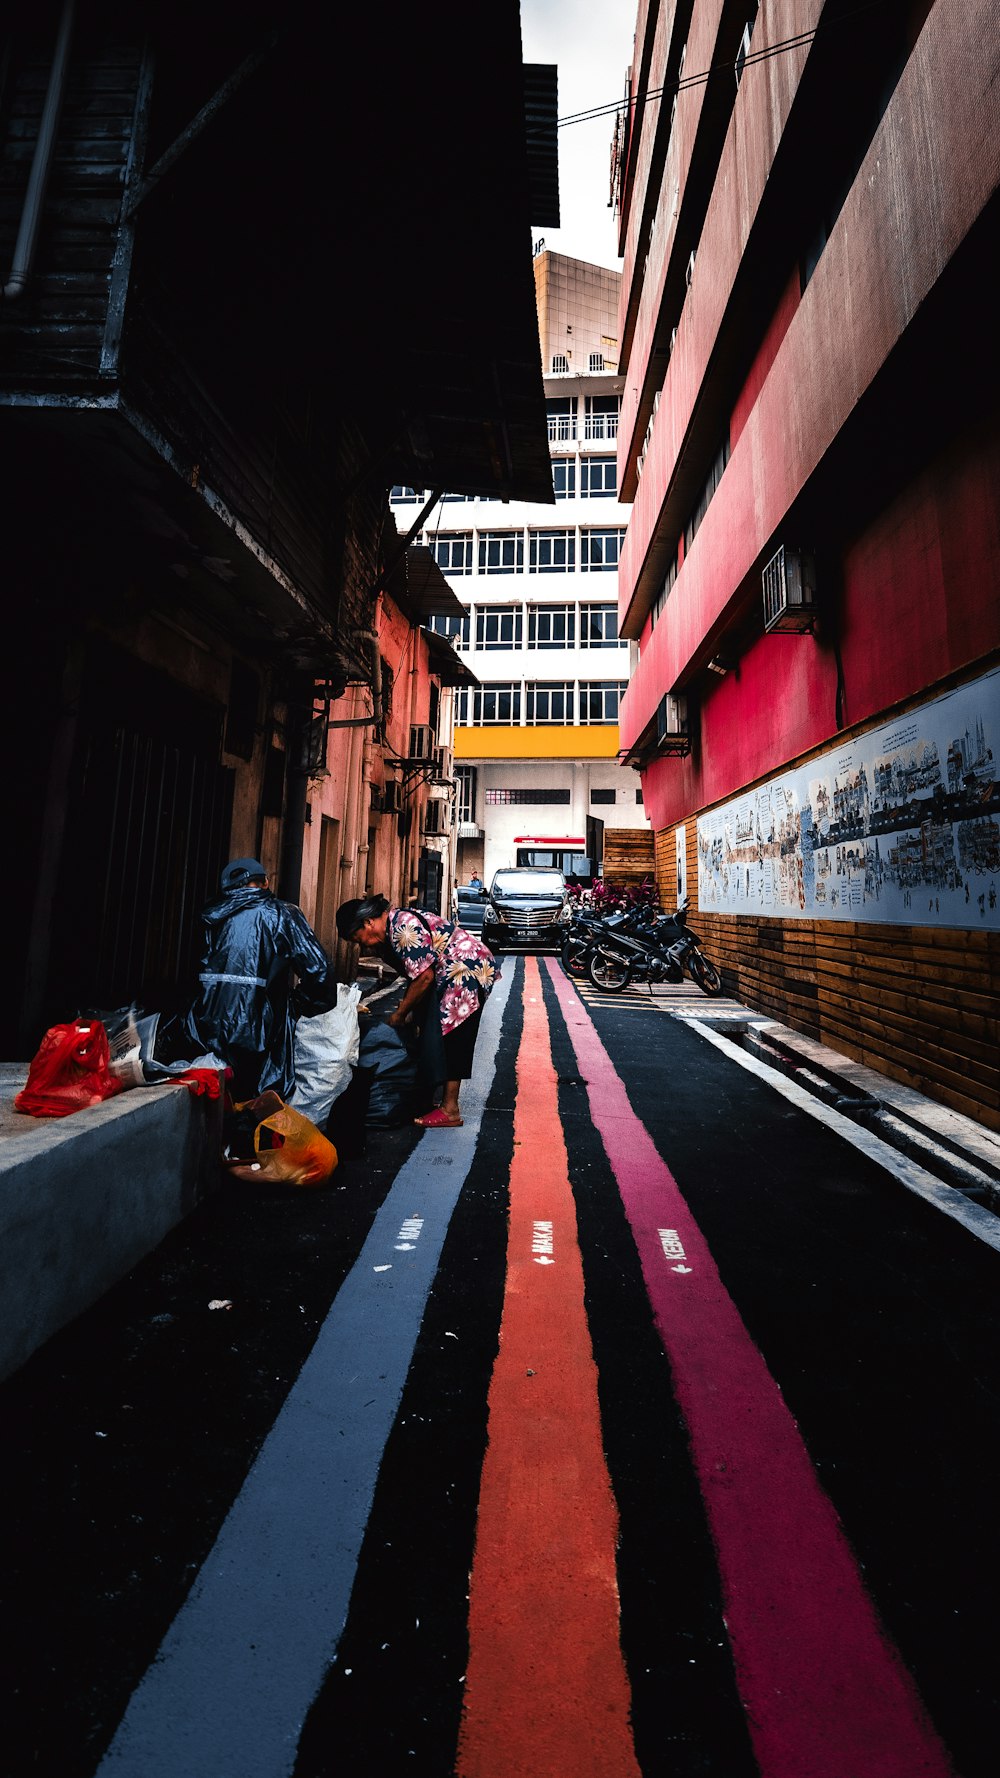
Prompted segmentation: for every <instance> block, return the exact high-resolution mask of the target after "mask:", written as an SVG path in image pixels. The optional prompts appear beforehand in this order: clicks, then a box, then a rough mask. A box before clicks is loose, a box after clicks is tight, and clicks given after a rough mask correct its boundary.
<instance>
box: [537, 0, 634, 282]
mask: <svg viewBox="0 0 1000 1778" xmlns="http://www.w3.org/2000/svg"><path fill="white" fill-rule="evenodd" d="M636 11H637V6H636V0H521V39H522V43H523V48H524V59H525V61H526V62H555V63H556V64H557V65H558V68H559V116H560V117H566V116H567V115H569V114H570V113H572V112H575V111H586V110H589V109H590V108H591V107H592V106H595V105H616V104H620V103H621V100H622V97H623V94H624V92H625V76H626V73H627V71H628V68H629V66H630V64H631V61H632V38H633V34H634V31H635V17H636ZM613 128H614V119H613V117H610V116H609V117H598V118H594V119H592V120H591V121H589V122H587V123H575V124H570V125H568V126H567V127H565V128H564V129H561V130H560V131H559V206H560V215H561V217H562V227H561V228H546V229H536V230H535V238H536V240H537V239H538V237H539V235H541V236H544V239H545V245H546V247H548V248H551V249H552V250H553V251H554V252H556V253H568V254H569V255H570V256H571V257H572V258H574V259H587V260H590V261H591V263H592V264H594V265H606V266H611V267H613V268H614V270H616V271H619V270H620V269H621V260H620V259H619V257H618V242H617V239H616V231H615V224H614V212H613V211H612V210H610V209H609V208H608V182H609V166H610V160H611V137H612V132H613Z"/></svg>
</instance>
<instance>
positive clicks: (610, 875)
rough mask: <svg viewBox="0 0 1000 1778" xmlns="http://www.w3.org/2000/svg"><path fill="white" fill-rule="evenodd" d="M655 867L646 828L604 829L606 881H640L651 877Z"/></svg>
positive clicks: (648, 831) (649, 834)
mask: <svg viewBox="0 0 1000 1778" xmlns="http://www.w3.org/2000/svg"><path fill="white" fill-rule="evenodd" d="M655 869H656V865H655V860H654V852H653V835H652V833H651V832H650V830H649V829H648V828H642V827H638V828H632V827H606V828H605V829H604V880H605V882H606V883H626V884H627V883H641V882H642V880H643V877H652V876H653V875H654V873H655Z"/></svg>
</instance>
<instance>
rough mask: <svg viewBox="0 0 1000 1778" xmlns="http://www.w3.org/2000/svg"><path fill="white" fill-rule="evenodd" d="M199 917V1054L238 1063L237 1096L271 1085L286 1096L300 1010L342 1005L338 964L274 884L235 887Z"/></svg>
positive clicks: (192, 1020)
mask: <svg viewBox="0 0 1000 1778" xmlns="http://www.w3.org/2000/svg"><path fill="white" fill-rule="evenodd" d="M201 918H202V922H203V925H204V937H205V944H204V951H203V955H202V959H201V967H200V971H199V976H198V981H199V992H198V998H197V999H196V1001H195V1002H194V1005H193V1006H192V1007H191V1009H190V1011H189V1012H188V1014H187V1017H186V1020H185V1024H186V1027H187V1032H188V1035H189V1037H190V1039H191V1041H192V1042H194V1043H196V1044H197V1047H198V1050H199V1052H203V1051H210V1052H211V1053H212V1055H215V1056H218V1057H220V1058H221V1060H222V1061H223V1062H227V1063H228V1064H229V1066H230V1068H232V1070H233V1080H232V1082H231V1089H230V1090H231V1092H232V1095H233V1098H234V1099H235V1100H237V1101H239V1100H241V1099H253V1098H256V1096H257V1094H258V1093H263V1092H266V1091H267V1090H268V1088H273V1089H274V1091H275V1092H276V1093H278V1094H279V1095H280V1096H281V1098H282V1099H287V1098H288V1095H289V1093H290V1092H291V1090H292V1087H293V1085H294V1083H295V1075H294V1070H293V1066H292V1035H293V1032H294V1028H295V1015H296V1013H302V1012H305V1013H318V1012H327V1011H328V1010H329V1008H330V1007H332V1006H336V1004H337V983H336V979H335V976H334V968H333V964H332V963H331V961H330V959H329V957H328V956H327V954H326V952H325V951H324V949H323V947H322V945H321V944H320V942H319V940H318V939H317V937H316V934H315V933H314V932H313V930H312V927H311V926H310V925H309V922H308V920H307V919H306V918H305V915H304V914H303V913H302V911H301V909H300V908H297V907H293V906H292V904H291V903H290V902H287V901H279V900H278V898H277V896H275V895H272V894H271V892H270V890H269V889H255V888H252V887H250V886H249V885H245V886H244V887H243V888H240V889H231V890H230V891H229V893H228V894H225V895H221V896H220V897H219V899H218V901H215V902H211V903H210V904H209V906H208V907H206V908H204V909H203V910H202V916H201ZM295 978H297V984H296V980H295ZM293 987H294V989H295V1006H294V1008H293V1004H292V990H293Z"/></svg>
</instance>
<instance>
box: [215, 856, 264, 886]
mask: <svg viewBox="0 0 1000 1778" xmlns="http://www.w3.org/2000/svg"><path fill="white" fill-rule="evenodd" d="M266 876H267V872H266V870H265V869H264V866H263V865H262V864H261V862H260V859H259V858H234V859H233V861H232V863H231V864H227V865H226V868H225V870H224V871H223V873H222V876H221V878H220V880H219V881H220V887H221V888H222V889H223V890H226V889H242V888H243V887H244V885H245V884H246V883H249V882H252V880H253V878H254V877H266Z"/></svg>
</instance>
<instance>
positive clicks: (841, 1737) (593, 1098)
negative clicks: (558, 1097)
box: [547, 960, 953, 1778]
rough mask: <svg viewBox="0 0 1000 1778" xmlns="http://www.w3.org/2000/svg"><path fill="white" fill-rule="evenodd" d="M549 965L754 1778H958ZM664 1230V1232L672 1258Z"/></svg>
mask: <svg viewBox="0 0 1000 1778" xmlns="http://www.w3.org/2000/svg"><path fill="white" fill-rule="evenodd" d="M547 964H548V968H549V973H550V975H551V977H552V981H553V984H554V987H555V990H556V994H557V995H558V998H559V1002H560V1005H561V1007H562V1009H563V1012H564V1014H565V1016H566V1022H567V1025H568V1028H569V1034H570V1038H571V1040H572V1043H573V1048H574V1050H575V1051H576V1056H577V1061H578V1064H579V1068H580V1072H581V1074H582V1075H583V1076H584V1077H585V1078H586V1080H587V1083H588V1085H587V1091H588V1094H589V1097H590V1106H591V1114H592V1116H593V1119H594V1122H595V1124H596V1126H597V1129H598V1130H599V1132H600V1135H601V1138H602V1140H603V1143H604V1146H605V1149H606V1151H607V1154H608V1159H609V1161H610V1162H611V1166H612V1168H613V1170H614V1174H615V1178H616V1180H617V1182H618V1188H619V1191H620V1192H621V1196H622V1202H623V1204H624V1206H625V1210H626V1214H627V1216H628V1219H629V1222H630V1224H631V1227H632V1232H633V1235H634V1237H635V1241H636V1245H637V1247H638V1250H639V1256H640V1259H641V1262H642V1268H643V1275H644V1277H645V1281H646V1287H647V1289H648V1291H649V1297H650V1302H651V1304H652V1307H653V1311H654V1314H655V1317H656V1323H657V1327H658V1329H659V1332H660V1337H661V1338H662V1340H663V1343H664V1346H665V1348H666V1350H667V1353H668V1355H669V1357H670V1362H671V1366H672V1370H673V1378H674V1388H675V1392H676V1395H677V1400H678V1402H679V1405H680V1407H681V1410H682V1412H683V1414H684V1417H685V1420H686V1421H687V1426H688V1431H689V1433H690V1438H691V1452H692V1458H693V1461H694V1464H695V1468H696V1471H697V1474H698V1478H699V1482H700V1485H701V1489H702V1493H703V1496H704V1500H705V1507H706V1511H707V1514H708V1520H709V1525H710V1527H711V1531H712V1537H713V1540H714V1543H715V1548H716V1552H717V1557H718V1563H719V1572H720V1577H721V1582H722V1589H723V1598H724V1611H725V1618H726V1625H727V1629H728V1632H729V1637H730V1641H731V1644H732V1649H733V1655H734V1660H735V1665H736V1675H737V1682H738V1685H739V1688H740V1694H741V1697H742V1699H743V1703H744V1707H745V1709H746V1712H747V1717H748V1723H749V1728H750V1733H751V1736H752V1738H753V1745H754V1751H755V1753H756V1756H757V1760H758V1762H759V1764H760V1769H761V1774H762V1778H953V1767H952V1765H951V1762H950V1760H949V1758H948V1754H947V1752H946V1750H945V1749H944V1747H943V1746H942V1744H941V1742H940V1740H939V1739H938V1736H937V1734H936V1732H935V1730H934V1728H933V1726H932V1725H931V1723H930V1722H929V1721H928V1719H927V1715H926V1712H925V1710H924V1707H923V1704H922V1702H921V1700H920V1698H919V1696H918V1695H917V1692H916V1690H915V1688H914V1686H913V1683H912V1681H911V1679H910V1677H909V1674H908V1673H907V1672H906V1669H905V1668H904V1666H903V1663H902V1661H901V1659H900V1656H899V1654H898V1651H897V1650H896V1649H895V1648H894V1646H893V1645H892V1644H891V1642H890V1641H889V1639H888V1637H887V1635H886V1634H885V1632H884V1630H883V1628H882V1626H881V1624H880V1623H879V1620H878V1618H877V1615H876V1612H875V1609H874V1606H873V1604H872V1602H871V1600H870V1598H869V1596H868V1594H867V1592H866V1590H865V1586H864V1583H863V1581H862V1579H861V1575H860V1572H859V1570H858V1565H857V1562H856V1560H855V1558H854V1556H853V1554H852V1552H851V1549H850V1547H849V1545H848V1543H847V1539H846V1537H845V1535H844V1532H843V1529H842V1527H841V1525H840V1522H839V1520H838V1518H837V1515H836V1513H835V1511H834V1508H833V1505H832V1503H831V1501H830V1499H829V1498H828V1496H827V1495H826V1494H825V1492H824V1491H823V1488H822V1487H821V1485H820V1482H819V1480H818V1477H817V1475H816V1472H815V1470H814V1469H813V1466H812V1463H811V1460H810V1458H809V1454H808V1452H807V1450H806V1448H805V1445H804V1443H803V1441H802V1438H801V1435H800V1434H799V1431H798V1428H797V1427H796V1424H795V1421H794V1420H793V1418H792V1416H791V1414H790V1413H789V1411H788V1409H787V1407H786V1406H785V1404H784V1402H783V1400H782V1397H781V1393H780V1391H779V1389H778V1387H777V1385H776V1383H775V1382H774V1379H773V1378H772V1377H771V1375H770V1373H769V1372H768V1370H767V1367H766V1365H765V1363H764V1360H763V1358H762V1356H761V1354H760V1352H759V1351H758V1350H757V1348H756V1346H755V1345H754V1343H753V1341H752V1340H751V1338H750V1335H749V1334H748V1332H747V1330H746V1328H745V1327H744V1325H743V1322H742V1320H741V1318H740V1315H739V1312H738V1310H737V1308H736V1306H735V1304H734V1303H733V1301H732V1298H731V1297H730V1296H729V1294H728V1292H727V1291H726V1289H725V1288H724V1286H723V1284H722V1281H721V1279H720V1277H719V1274H718V1271H717V1269H716V1266H715V1262H714V1261H713V1259H712V1256H711V1253H710V1252H709V1250H708V1247H707V1245H706V1243H705V1241H704V1239H703V1237H702V1235H701V1232H700V1230H699V1229H698V1226H697V1224H696V1223H695V1221H694V1218H693V1217H692V1215H691V1213H690V1211H689V1210H688V1207H687V1204H686V1203H685V1201H684V1199H683V1197H682V1196H681V1193H680V1190H679V1188H678V1186H677V1183H676V1181H675V1179H674V1178H673V1176H672V1174H671V1173H670V1170H669V1168H668V1167H667V1166H666V1164H665V1162H664V1161H663V1160H662V1159H661V1157H660V1155H659V1154H658V1153H657V1151H656V1148H655V1147H654V1145H653V1142H652V1140H651V1138H650V1136H649V1134H648V1132H647V1131H646V1129H645V1127H644V1125H643V1124H642V1123H641V1122H640V1121H639V1119H638V1117H637V1116H636V1115H635V1112H634V1111H633V1110H632V1107H631V1105H630V1103H629V1100H628V1096H627V1094H626V1090H625V1087H624V1085H623V1083H622V1081H621V1080H620V1079H619V1077H618V1075H617V1074H616V1072H615V1070H614V1065H613V1063H612V1061H611V1058H610V1057H609V1055H608V1053H607V1051H606V1050H605V1048H604V1046H603V1044H602V1043H601V1041H600V1039H599V1037H598V1035H597V1032H596V1031H595V1029H594V1026H593V1023H592V1022H591V1020H590V1018H589V1017H588V1016H587V1014H586V1012H585V1010H584V1008H583V1005H582V1003H581V1001H580V998H579V996H578V994H577V993H576V991H575V989H574V988H572V987H571V985H570V983H569V982H568V981H567V979H566V977H565V976H564V975H563V974H562V972H561V970H559V969H558V968H557V967H556V966H554V965H553V964H552V963H551V962H549V961H548V960H547ZM661 1231H669V1232H672V1234H673V1235H674V1237H675V1239H674V1240H671V1239H669V1238H668V1240H667V1246H668V1247H670V1248H671V1249H672V1251H671V1253H670V1254H669V1256H668V1255H667V1254H666V1253H665V1252H664V1240H663V1237H662V1235H661ZM678 1246H679V1247H680V1248H681V1249H682V1250H683V1253H682V1254H679V1253H678V1252H677V1248H678ZM681 1268H683V1269H681Z"/></svg>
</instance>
